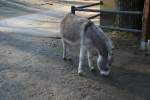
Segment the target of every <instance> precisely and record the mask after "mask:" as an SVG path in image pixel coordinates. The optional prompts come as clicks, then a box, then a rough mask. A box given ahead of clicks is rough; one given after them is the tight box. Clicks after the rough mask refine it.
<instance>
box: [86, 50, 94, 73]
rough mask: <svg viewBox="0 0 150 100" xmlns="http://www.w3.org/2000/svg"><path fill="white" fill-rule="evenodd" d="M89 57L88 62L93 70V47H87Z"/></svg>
mask: <svg viewBox="0 0 150 100" xmlns="http://www.w3.org/2000/svg"><path fill="white" fill-rule="evenodd" d="M87 58H88V64H89V67H90V69H91V71H94V66H93V51H92V47H89V48H87Z"/></svg>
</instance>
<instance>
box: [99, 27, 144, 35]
mask: <svg viewBox="0 0 150 100" xmlns="http://www.w3.org/2000/svg"><path fill="white" fill-rule="evenodd" d="M99 27H101V28H104V29H110V30H116V31H126V32H133V33H142V30H138V29H128V28H120V27H109V26H102V25H100V26H99Z"/></svg>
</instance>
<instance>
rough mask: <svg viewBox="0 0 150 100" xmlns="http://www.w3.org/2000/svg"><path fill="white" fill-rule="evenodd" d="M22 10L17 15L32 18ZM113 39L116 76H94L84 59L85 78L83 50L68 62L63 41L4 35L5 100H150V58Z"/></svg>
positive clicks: (0, 57)
mask: <svg viewBox="0 0 150 100" xmlns="http://www.w3.org/2000/svg"><path fill="white" fill-rule="evenodd" d="M18 1H19V0H18ZM26 1H28V0H26ZM45 1H48V0H45ZM49 1H50V0H49ZM9 9H10V8H9ZM43 9H45V8H43ZM43 9H42V10H43ZM49 9H50V8H49ZM18 10H19V9H18ZM10 12H11V10H10ZM12 12H16V11H12ZM20 12H21V13H19V14H17V16H20V15H22V14H23V15H24V14H31V13H29V12H28V11H25V12H27V13H23V12H22V10H20ZM0 16H2V15H0ZM15 16H16V13H15V14H10V16H7V18H10V17H15ZM3 17H4V19H6V18H5V16H3ZM2 19H3V18H2ZM2 19H1V20H2ZM113 41H114V44H115V50H114V58H115V60H114V63H113V66H112V73H111V75H110V76H109V77H108V78H104V77H102V76H100V75H99V73H98V70H97V71H96V72H95V73H92V72H90V71H89V68H88V65H87V61H85V68H84V70H85V73H84V76H82V77H81V76H78V74H77V66H78V51H79V50H78V49H76V48H72V51H71V53H72V55H71V57H72V60H71V61H64V60H63V59H62V44H61V40H60V39H54V38H49V37H40V36H36V35H30V34H18V33H13V34H12V33H7V32H1V33H0V100H150V95H149V93H150V57H146V56H144V53H143V52H139V53H138V54H134V50H135V43H134V41H131V40H127V39H118V38H117V39H116V38H115V39H114V38H113ZM95 67H96V64H95Z"/></svg>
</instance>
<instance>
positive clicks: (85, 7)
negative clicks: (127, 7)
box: [71, 2, 143, 33]
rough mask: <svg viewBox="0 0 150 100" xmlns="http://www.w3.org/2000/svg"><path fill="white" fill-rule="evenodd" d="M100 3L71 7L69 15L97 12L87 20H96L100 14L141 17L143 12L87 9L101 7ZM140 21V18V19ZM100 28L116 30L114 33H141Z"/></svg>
mask: <svg viewBox="0 0 150 100" xmlns="http://www.w3.org/2000/svg"><path fill="white" fill-rule="evenodd" d="M102 4H103V3H102V2H99V3H94V4H90V5H84V6H79V7H75V6H72V7H71V13H73V14H75V13H76V11H84V12H97V13H98V14H96V15H94V16H91V17H89V19H93V18H96V17H98V16H100V15H101V13H112V14H120V15H137V16H143V12H140V11H112V10H98V9H87V7H92V6H96V5H102ZM141 21H142V18H141ZM100 27H101V28H104V29H111V30H116V31H126V32H134V33H142V32H143V31H142V30H139V29H129V28H120V27H110V26H102V25H100Z"/></svg>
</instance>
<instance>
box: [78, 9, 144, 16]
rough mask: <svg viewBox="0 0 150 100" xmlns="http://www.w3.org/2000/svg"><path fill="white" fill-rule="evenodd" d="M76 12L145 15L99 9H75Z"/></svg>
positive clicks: (134, 12) (137, 12) (136, 12)
mask: <svg viewBox="0 0 150 100" xmlns="http://www.w3.org/2000/svg"><path fill="white" fill-rule="evenodd" d="M75 10H76V11H85V12H101V13H113V14H129V15H143V12H140V11H112V10H98V9H82V8H78V7H75Z"/></svg>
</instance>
